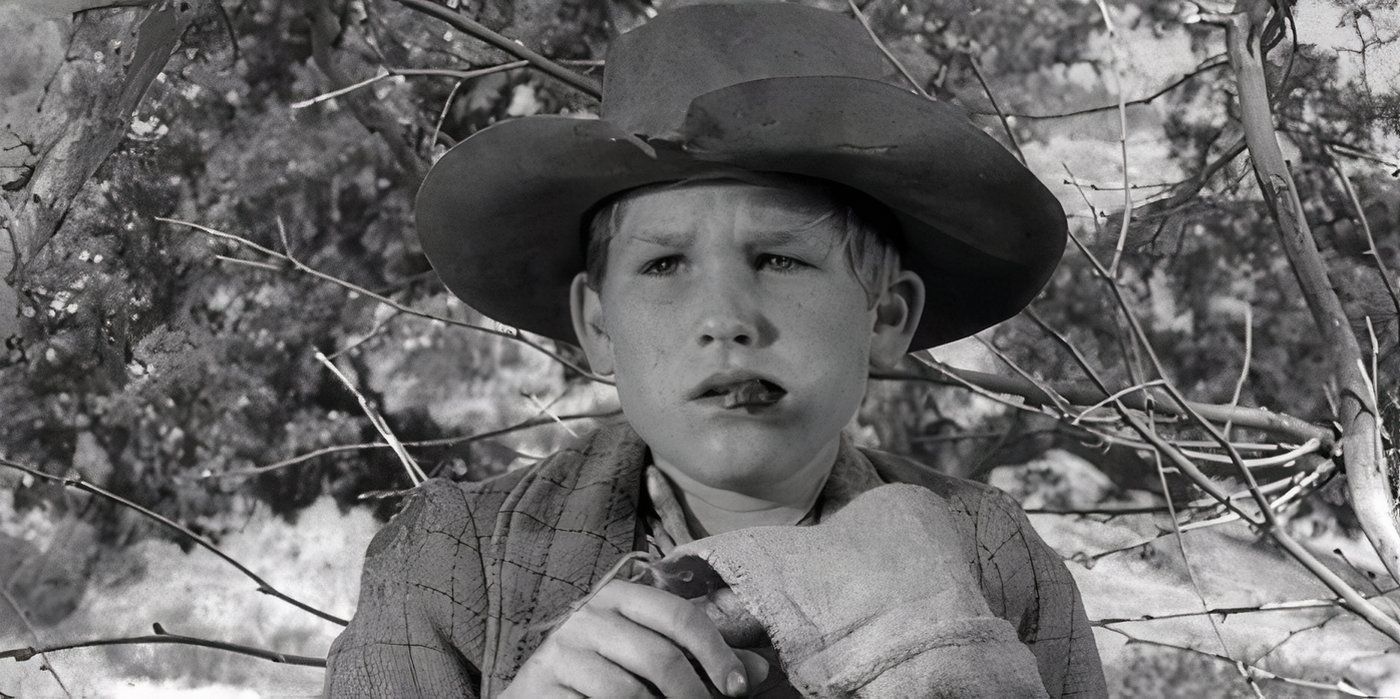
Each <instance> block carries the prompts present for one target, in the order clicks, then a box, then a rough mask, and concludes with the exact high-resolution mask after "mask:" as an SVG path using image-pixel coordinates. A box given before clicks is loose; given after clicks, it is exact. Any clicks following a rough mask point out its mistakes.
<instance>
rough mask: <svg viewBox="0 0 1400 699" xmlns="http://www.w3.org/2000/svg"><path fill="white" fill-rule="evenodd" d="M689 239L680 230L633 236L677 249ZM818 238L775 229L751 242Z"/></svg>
mask: <svg viewBox="0 0 1400 699" xmlns="http://www.w3.org/2000/svg"><path fill="white" fill-rule="evenodd" d="M689 237H690V235H689V234H688V233H687V232H685V231H678V230H654V231H647V232H637V233H633V234H632V238H634V239H636V240H641V241H644V242H648V243H652V244H654V245H659V246H661V247H667V248H676V249H679V248H684V247H685V246H686V244H687V242H688V238H689ZM816 238H817V236H816V235H815V234H814V233H813V232H812V231H811V230H803V231H796V230H790V229H785V228H773V229H768V230H763V231H759V232H757V233H755V234H754V237H753V239H752V240H751V241H750V242H751V243H752V245H753V246H755V247H768V246H780V245H790V244H793V243H807V242H812V243H815V242H816Z"/></svg>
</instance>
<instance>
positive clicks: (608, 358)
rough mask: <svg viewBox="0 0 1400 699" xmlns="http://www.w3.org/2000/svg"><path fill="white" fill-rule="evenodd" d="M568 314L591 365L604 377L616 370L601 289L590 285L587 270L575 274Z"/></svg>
mask: <svg viewBox="0 0 1400 699" xmlns="http://www.w3.org/2000/svg"><path fill="white" fill-rule="evenodd" d="M569 315H571V316H572V317H573V321H574V335H575V336H577V337H578V342H579V346H580V347H582V348H583V353H584V355H585V356H587V357H588V366H589V368H591V369H592V370H593V371H595V372H597V373H599V374H602V375H604V376H606V375H608V374H611V373H613V366H614V362H613V347H612V339H611V338H609V337H608V333H607V331H606V330H605V329H604V327H603V304H602V302H601V301H600V300H599V298H598V292H597V291H595V290H594V289H593V287H591V286H589V285H588V273H587V272H579V273H578V274H577V275H575V276H574V281H573V283H572V284H571V285H570V286H569Z"/></svg>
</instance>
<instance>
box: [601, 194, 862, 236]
mask: <svg viewBox="0 0 1400 699" xmlns="http://www.w3.org/2000/svg"><path fill="white" fill-rule="evenodd" d="M841 208H842V207H840V206H839V205H838V203H837V201H836V200H835V199H834V198H833V197H832V195H830V194H829V193H827V192H824V191H822V190H820V189H818V188H816V187H812V186H803V185H798V184H793V185H786V184H753V183H749V182H741V181H735V180H700V181H694V182H683V183H671V184H663V185H655V186H652V187H645V188H642V189H639V190H636V191H634V192H630V193H628V194H627V195H625V196H623V197H622V198H621V199H620V200H619V201H618V205H617V209H616V211H615V218H614V222H613V225H614V231H613V233H614V235H615V236H616V237H625V238H643V239H653V238H656V237H661V238H664V239H674V238H677V237H688V236H692V235H695V234H697V233H703V232H707V231H710V230H723V231H725V232H727V233H730V234H734V235H738V236H740V237H747V236H749V235H764V234H767V235H773V234H782V233H792V232H797V231H807V230H808V229H810V228H813V227H814V226H816V227H820V228H823V229H827V230H837V229H838V228H839V226H836V225H829V226H820V225H819V224H821V223H823V222H833V223H840V222H841V221H840V220H839V218H838V217H837V214H838V212H839V211H840V210H841Z"/></svg>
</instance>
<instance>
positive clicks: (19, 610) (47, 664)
mask: <svg viewBox="0 0 1400 699" xmlns="http://www.w3.org/2000/svg"><path fill="white" fill-rule="evenodd" d="M0 597H4V598H5V603H6V604H9V605H10V608H11V609H13V610H15V616H18V617H19V620H20V622H21V623H23V624H24V628H26V629H28V630H29V636H30V637H31V638H33V639H34V642H35V643H38V642H39V632H38V630H36V629H35V628H34V624H32V623H30V621H29V615H28V614H26V613H25V610H24V608H23V607H21V606H19V602H18V601H17V600H15V598H14V595H11V594H10V590H9V588H8V587H7V586H5V585H0ZM31 650H32V649H31ZM34 654H38V656H39V658H40V659H41V660H43V661H44V662H43V666H44V669H45V670H48V671H49V674H50V675H53V681H54V682H57V683H58V688H59V689H61V690H63V695H64V696H66V697H68V699H73V693H72V692H70V691H68V685H65V684H63V678H62V677H59V676H58V669H57V668H55V667H54V666H53V663H52V662H51V661H50V660H49V658H48V655H46V651H45V650H35V651H33V653H31V654H30V655H34ZM4 657H5V654H4V653H0V658H4Z"/></svg>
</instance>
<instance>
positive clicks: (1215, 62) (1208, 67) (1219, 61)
mask: <svg viewBox="0 0 1400 699" xmlns="http://www.w3.org/2000/svg"><path fill="white" fill-rule="evenodd" d="M1207 60H1208V61H1210V62H1209V63H1206V64H1203V65H1201V66H1200V67H1198V68H1196V69H1195V70H1193V71H1191V72H1189V73H1186V74H1185V75H1183V76H1181V77H1180V78H1177V79H1176V80H1173V81H1172V82H1170V83H1168V84H1167V85H1166V87H1163V88H1161V89H1159V90H1157V91H1156V92H1153V93H1152V94H1150V95H1147V96H1145V97H1138V98H1136V99H1131V100H1128V101H1127V102H1125V103H1124V104H1125V105H1129V106H1135V105H1140V104H1151V103H1152V102H1153V101H1155V100H1156V99H1157V98H1159V97H1161V96H1162V95H1165V94H1167V93H1168V92H1171V91H1172V90H1175V89H1177V88H1178V87H1181V86H1182V85H1185V84H1186V83H1188V82H1190V81H1191V80H1193V79H1195V78H1197V77H1199V76H1200V75H1202V74H1204V73H1207V72H1210V71H1212V70H1215V69H1216V68H1223V67H1225V66H1228V65H1230V62H1229V61H1228V60H1225V59H1224V58H1223V57H1220V56H1216V57H1215V58H1212V59H1207ZM1117 108H1118V105H1117V104H1105V105H1100V106H1097V107H1086V108H1084V109H1075V110H1072V111H1068V112H1057V113H1052V114H1027V113H1024V112H1007V113H1006V115H1007V116H1011V117H1016V118H1017V119H1065V118H1068V117H1076V116H1083V115H1085V114H1096V113H1098V112H1107V111H1109V110H1113V109H1117ZM969 111H971V112H972V113H973V114H978V115H981V116H990V115H992V114H995V112H987V111H982V110H969Z"/></svg>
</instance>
